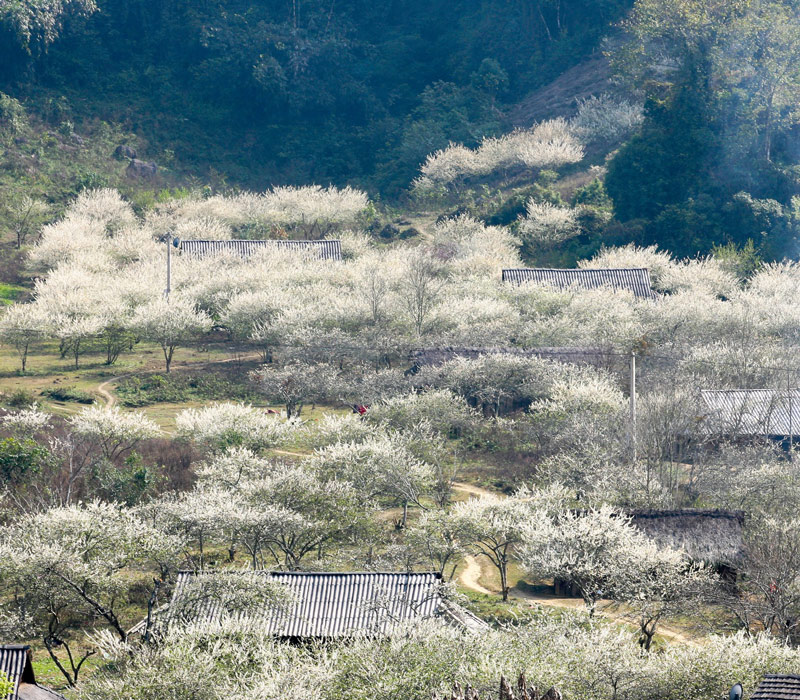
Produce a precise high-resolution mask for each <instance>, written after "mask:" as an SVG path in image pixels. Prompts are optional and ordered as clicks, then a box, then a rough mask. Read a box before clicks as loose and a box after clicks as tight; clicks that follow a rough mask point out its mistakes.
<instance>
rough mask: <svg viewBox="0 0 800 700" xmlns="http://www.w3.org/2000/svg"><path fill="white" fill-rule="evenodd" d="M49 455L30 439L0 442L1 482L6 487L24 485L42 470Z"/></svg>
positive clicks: (8, 439) (13, 439) (9, 438)
mask: <svg viewBox="0 0 800 700" xmlns="http://www.w3.org/2000/svg"><path fill="white" fill-rule="evenodd" d="M49 454H50V453H49V452H48V451H47V450H46V449H45V448H44V447H41V446H40V445H39V444H38V443H37V442H36V441H34V440H31V439H30V438H27V439H19V438H15V437H7V438H4V439H3V440H0V482H1V483H2V484H3V485H6V486H8V485H11V486H14V485H17V484H20V483H22V482H23V481H25V480H27V478H28V477H30V476H32V475H33V474H37V473H38V472H39V471H40V470H41V467H42V464H43V463H44V462H45V461H46V460H47V457H48V456H49Z"/></svg>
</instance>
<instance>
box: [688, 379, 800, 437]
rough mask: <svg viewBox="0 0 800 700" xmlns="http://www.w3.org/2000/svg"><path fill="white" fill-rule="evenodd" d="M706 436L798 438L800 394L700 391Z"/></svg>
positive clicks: (765, 391) (795, 392)
mask: <svg viewBox="0 0 800 700" xmlns="http://www.w3.org/2000/svg"><path fill="white" fill-rule="evenodd" d="M700 400H701V404H702V407H701V409H702V411H703V429H704V432H705V433H706V434H707V435H728V436H735V437H766V438H789V437H792V438H795V437H797V436H798V435H800V390H797V389H792V390H790V391H786V390H776V389H747V390H732V391H716V390H715V391H701V392H700Z"/></svg>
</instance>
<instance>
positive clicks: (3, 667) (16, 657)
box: [0, 644, 33, 700]
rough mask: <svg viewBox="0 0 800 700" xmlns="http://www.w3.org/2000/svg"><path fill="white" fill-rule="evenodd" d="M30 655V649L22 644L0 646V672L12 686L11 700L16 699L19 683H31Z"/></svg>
mask: <svg viewBox="0 0 800 700" xmlns="http://www.w3.org/2000/svg"><path fill="white" fill-rule="evenodd" d="M30 653H31V648H30V647H29V646H25V645H22V644H5V645H2V646H0V671H3V672H4V673H5V674H6V675H7V676H8V678H9V680H10V681H11V682H12V683H13V684H14V692H13V693H12V694H11V696H10V697H11V698H12V700H16V698H17V692H18V690H19V684H20V682H21V681H23V680H25V681H27V682H32V681H33V667H32V666H31V660H30Z"/></svg>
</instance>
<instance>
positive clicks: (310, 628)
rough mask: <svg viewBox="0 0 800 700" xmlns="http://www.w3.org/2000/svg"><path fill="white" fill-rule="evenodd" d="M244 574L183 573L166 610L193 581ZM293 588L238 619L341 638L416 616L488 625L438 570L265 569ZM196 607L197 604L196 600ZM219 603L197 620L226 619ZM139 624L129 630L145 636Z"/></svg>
mask: <svg viewBox="0 0 800 700" xmlns="http://www.w3.org/2000/svg"><path fill="white" fill-rule="evenodd" d="M210 573H211V574H212V575H216V576H219V575H223V576H240V575H241V572H237V571H227V572H226V571H219V572H207V571H206V572H194V571H181V572H180V573H179V574H178V580H177V582H176V585H175V590H174V592H173V595H172V601H171V603H170V605H169V606H167V608H166V609H165V610H164V611H163V612H162V620H164V621H165V624H169V608H170V607H174V608H175V609H178V608H181V609H184V610H185V608H186V605H185V598H184V596H185V595H186V592H187V591H189V590H191V588H190V587H191V585H192V583H193V581H195V580H196V579H197V577H198V576H205V575H210ZM261 573H262V574H263V575H264V576H266V577H268V578H269V579H270V580H271V581H273V582H275V583H279V584H281V585H283V586H285V587H286V588H287V589H288V594H289V600H288V603H287V604H285V605H270V604H265V606H264V607H258V608H256V609H253V610H247V611H242V612H241V613H240V614H239V616H238V617H237V620H241V621H242V623H243V624H256V625H258V626H259V627H260V628H262V629H263V630H264V631H266V633H267V634H270V635H272V636H275V637H277V638H279V639H287V640H304V639H337V638H346V637H352V636H354V635H356V634H370V635H375V636H391V635H392V634H394V633H395V632H396V631H397V630H398V629H399V628H400V627H401V626H402V625H403V624H405V623H408V622H413V621H416V620H425V619H439V620H441V621H443V622H444V623H445V624H449V625H452V626H455V627H458V628H462V629H466V630H472V631H483V630H485V629H487V625H486V623H484V622H483V621H482V620H480V619H479V618H477V617H475V616H474V615H473V614H472V613H470V612H469V611H467V610H465V609H464V608H462V607H460V606H459V605H457V604H455V603H453V602H452V601H450V600H448V599H447V597H446V596H445V595H444V593H443V590H442V583H443V582H442V578H441V576H440V575H439V574H436V573H413V572H406V573H380V572H344V573H331V572H321V573H317V572H299V571H293V572H285V571H276V572H269V571H264V572H261ZM192 605H194V603H192ZM222 614H223V613H222V611H221V609H220V607H219V606H218V605H217V604H214V603H209V602H208V601H203V602H201V603H198V605H197V610H196V620H197V621H204V622H209V623H212V622H215V621H217V620H219V619H220V618H221V617H222ZM144 631H145V629H144V624H143V623H140V624H139V625H137V626H136V627H134V628H133V629H132V630H130V632H129V634H135V633H139V634H143V633H144Z"/></svg>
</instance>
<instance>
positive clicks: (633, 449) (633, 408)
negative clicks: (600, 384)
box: [630, 352, 638, 462]
mask: <svg viewBox="0 0 800 700" xmlns="http://www.w3.org/2000/svg"><path fill="white" fill-rule="evenodd" d="M630 374H631V376H630V382H631V384H630V394H631V399H630V401H631V404H630V421H631V452H632V454H633V461H634V462H635V461H636V458H637V456H638V455H637V450H636V353H635V352H631V370H630Z"/></svg>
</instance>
